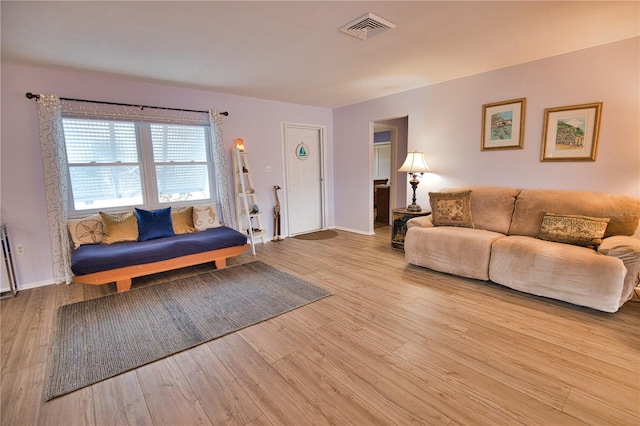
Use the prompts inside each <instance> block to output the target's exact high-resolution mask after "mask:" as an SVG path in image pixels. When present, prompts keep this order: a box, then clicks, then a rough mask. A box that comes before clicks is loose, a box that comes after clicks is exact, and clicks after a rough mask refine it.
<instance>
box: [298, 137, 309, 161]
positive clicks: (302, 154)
mask: <svg viewBox="0 0 640 426" xmlns="http://www.w3.org/2000/svg"><path fill="white" fill-rule="evenodd" d="M309 154H310V153H309V145H307V144H306V143H304V141H302V142H300V143H299V144H298V146H296V156H297V157H298V160H306V159H307V158H309Z"/></svg>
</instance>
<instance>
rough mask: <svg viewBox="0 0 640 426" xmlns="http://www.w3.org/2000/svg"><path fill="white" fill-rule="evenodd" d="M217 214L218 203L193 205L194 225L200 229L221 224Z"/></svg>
mask: <svg viewBox="0 0 640 426" xmlns="http://www.w3.org/2000/svg"><path fill="white" fill-rule="evenodd" d="M217 216H218V214H217V207H216V203H210V204H201V205H198V206H193V226H195V228H196V229H197V230H198V231H204V230H205V229H209V228H217V227H218V226H221V225H220V221H219V220H218V217H217Z"/></svg>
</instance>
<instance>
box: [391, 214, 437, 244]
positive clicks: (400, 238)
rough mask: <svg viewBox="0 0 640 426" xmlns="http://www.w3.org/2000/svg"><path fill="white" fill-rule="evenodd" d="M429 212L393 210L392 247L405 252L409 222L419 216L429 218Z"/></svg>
mask: <svg viewBox="0 0 640 426" xmlns="http://www.w3.org/2000/svg"><path fill="white" fill-rule="evenodd" d="M430 214H431V211H429V210H421V211H419V212H410V211H409V210H407V209H393V229H392V230H391V247H392V248H394V249H397V250H402V251H404V237H405V235H406V234H407V221H408V220H409V219H413V218H414V217H419V216H428V215H430Z"/></svg>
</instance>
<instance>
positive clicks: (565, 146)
mask: <svg viewBox="0 0 640 426" xmlns="http://www.w3.org/2000/svg"><path fill="white" fill-rule="evenodd" d="M601 111H602V102H595V103H592V104H584V105H572V106H566V107H558V108H547V109H545V110H544V125H543V126H544V127H543V129H542V131H543V136H542V150H541V153H540V161H596V152H597V148H598V133H599V131H600V113H601Z"/></svg>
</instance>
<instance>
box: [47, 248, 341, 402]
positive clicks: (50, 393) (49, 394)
mask: <svg viewBox="0 0 640 426" xmlns="http://www.w3.org/2000/svg"><path fill="white" fill-rule="evenodd" d="M251 264H262V265H265V266H267V267H269V268H273V269H275V270H277V271H278V272H280V273H284V274H287V275H290V276H291V277H293V278H295V279H297V280H300V281H303V282H304V283H306V284H308V285H310V286H313V287H317V288H318V289H320V290H323V292H324V294H321V295H318V296H315V297H313V298H311V299H309V300H305V301H304V302H303V303H300V304H298V305H295V306H292V307H289V308H288V309H285V310H283V311H282V312H278V313H276V314H275V315H272V316H270V317H268V318H263V319H260V320H258V321H254V322H250V323H248V324H246V325H242V326H239V327H236V328H233V329H229V330H228V331H225V332H224V333H223V334H220V335H217V336H213V337H211V338H209V339H207V340H204V341H202V342H198V343H196V344H193V345H190V346H188V347H185V348H183V349H181V350H179V351H176V352H174V353H172V354H169V355H166V356H162V357H160V358H157V359H155V360H151V361H148V362H144V363H141V364H139V365H137V366H135V367H133V368H128V369H126V370H123V371H120V372H118V373H115V374H111V375H109V376H106V377H103V378H101V379H100V380H95V381H92V382H91V383H86V384H84V385H82V386H80V387H77V388H75V389H71V390H67V391H63V392H58V393H56V392H55V391H52V390H51V389H50V382H51V375H52V374H53V372H52V364H53V363H52V360H51V358H52V357H53V348H54V345H55V344H56V341H55V335H56V330H57V322H58V312H59V311H60V309H61V308H63V307H65V306H70V305H76V304H78V305H79V304H84V303H85V302H87V301H90V300H92V301H95V300H98V299H102V298H107V297H113V296H118V295H124V294H126V293H128V292H125V293H113V294H109V295H105V296H100V297H96V298H94V299H87V300H82V301H78V302H73V303H68V304H64V305H60V306H58V307H57V308H56V314H55V324H54V327H53V330H52V335H51V346H50V351H49V357H48V363H47V364H48V366H47V370H46V375H45V380H46V383H45V386H44V393H43V402H48V401H51V400H53V399H56V398H59V397H61V396H64V395H68V394H70V393H73V392H76V391H79V390H81V389H84V388H86V387H88V386H92V385H95V384H97V383H101V382H103V381H106V380H109V379H112V378H114V377H117V376H119V375H121V374H124V373H127V372H130V371H134V370H136V369H138V368H142V367H144V366H147V365H150V364H153V363H155V362H158V361H162V360H164V359H166V358H169V357H171V356H175V355H178V354H180V353H183V352H185V351H188V350H190V349H193V348H195V347H198V346H201V345H206V344H208V343H210V342H212V341H213V340H217V339H220V338H223V337H225V336H228V335H230V334H233V333H236V332H238V331H241V330H244V329H246V328H249V327H252V326H254V325H258V324H261V323H263V322H266V321H269V320H271V319H274V318H277V317H279V316H281V315H284V314H286V313H289V312H292V311H295V310H296V309H299V308H302V307H304V306H308V305H310V304H312V303H315V302H318V301H320V300H322V299H325V298H327V297H330V296H333V295H335V293H333V292H331V291H329V290H326V289H325V288H323V287H320V286H318V285H316V284H314V283H311V282H309V281H307V280H305V279H304V278H301V277H298V276H296V275H293V274H290V273H288V272H285V271H282V270H280V269H278V268H277V267H275V266H273V265H269V264H267V263H264V262H262V261H259V260H254V261H250V262H245V263H240V264H236V265H229V266H227V267H225V268H222V269H219V270H220V271H222V270H229V269H233V268H237V267H242V266H247V265H251ZM219 270H218V269H216V270H212V271H209V272H204V273H201V274H195V275H203V274H209V273H215V272H216V271H219ZM195 275H194V276H195ZM183 278H190V277H182V278H178V279H176V280H172V281H167V282H160V283H157V284H151V285H148V286H144V287H140V288H137V289H136V288H133V289H131V290H129V292H131V291H140V290H144V289H146V288H149V287H155V286H162V285H165V284H169V283H171V282H173V281H178V280H181V279H183Z"/></svg>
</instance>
